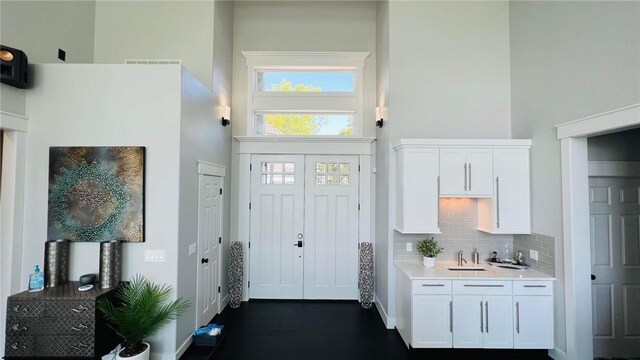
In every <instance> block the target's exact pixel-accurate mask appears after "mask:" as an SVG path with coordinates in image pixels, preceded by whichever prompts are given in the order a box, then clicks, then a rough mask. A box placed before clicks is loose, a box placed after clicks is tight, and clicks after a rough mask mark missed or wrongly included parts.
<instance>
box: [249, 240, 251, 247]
mask: <svg viewBox="0 0 640 360" xmlns="http://www.w3.org/2000/svg"><path fill="white" fill-rule="evenodd" d="M249 249H251V241H249Z"/></svg>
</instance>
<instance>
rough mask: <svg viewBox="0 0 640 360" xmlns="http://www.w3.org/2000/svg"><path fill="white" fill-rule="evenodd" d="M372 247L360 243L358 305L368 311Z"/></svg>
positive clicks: (372, 270)
mask: <svg viewBox="0 0 640 360" xmlns="http://www.w3.org/2000/svg"><path fill="white" fill-rule="evenodd" d="M373 273H374V268H373V245H371V243H370V242H363V243H360V274H359V278H358V290H360V305H361V306H362V307H363V308H365V309H370V308H371V306H372V305H373Z"/></svg>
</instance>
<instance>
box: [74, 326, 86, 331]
mask: <svg viewBox="0 0 640 360" xmlns="http://www.w3.org/2000/svg"><path fill="white" fill-rule="evenodd" d="M86 328H87V326H86V325H84V324H80V325H78V327H75V326H72V327H71V330H73V331H82V330H84V329H86Z"/></svg>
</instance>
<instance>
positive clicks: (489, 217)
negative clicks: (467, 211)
mask: <svg viewBox="0 0 640 360" xmlns="http://www.w3.org/2000/svg"><path fill="white" fill-rule="evenodd" d="M493 182H494V183H493V186H494V190H493V197H492V198H490V199H480V200H478V230H480V231H484V232H487V233H491V234H530V233H531V210H530V202H531V200H530V189H529V149H494V150H493Z"/></svg>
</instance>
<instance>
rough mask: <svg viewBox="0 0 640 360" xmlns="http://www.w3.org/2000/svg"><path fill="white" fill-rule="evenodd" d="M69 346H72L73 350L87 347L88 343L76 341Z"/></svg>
mask: <svg viewBox="0 0 640 360" xmlns="http://www.w3.org/2000/svg"><path fill="white" fill-rule="evenodd" d="M71 347H72V348H73V349H74V350H81V349H85V348H87V347H88V345H87V344H85V343H77V344H75V345H71Z"/></svg>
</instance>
